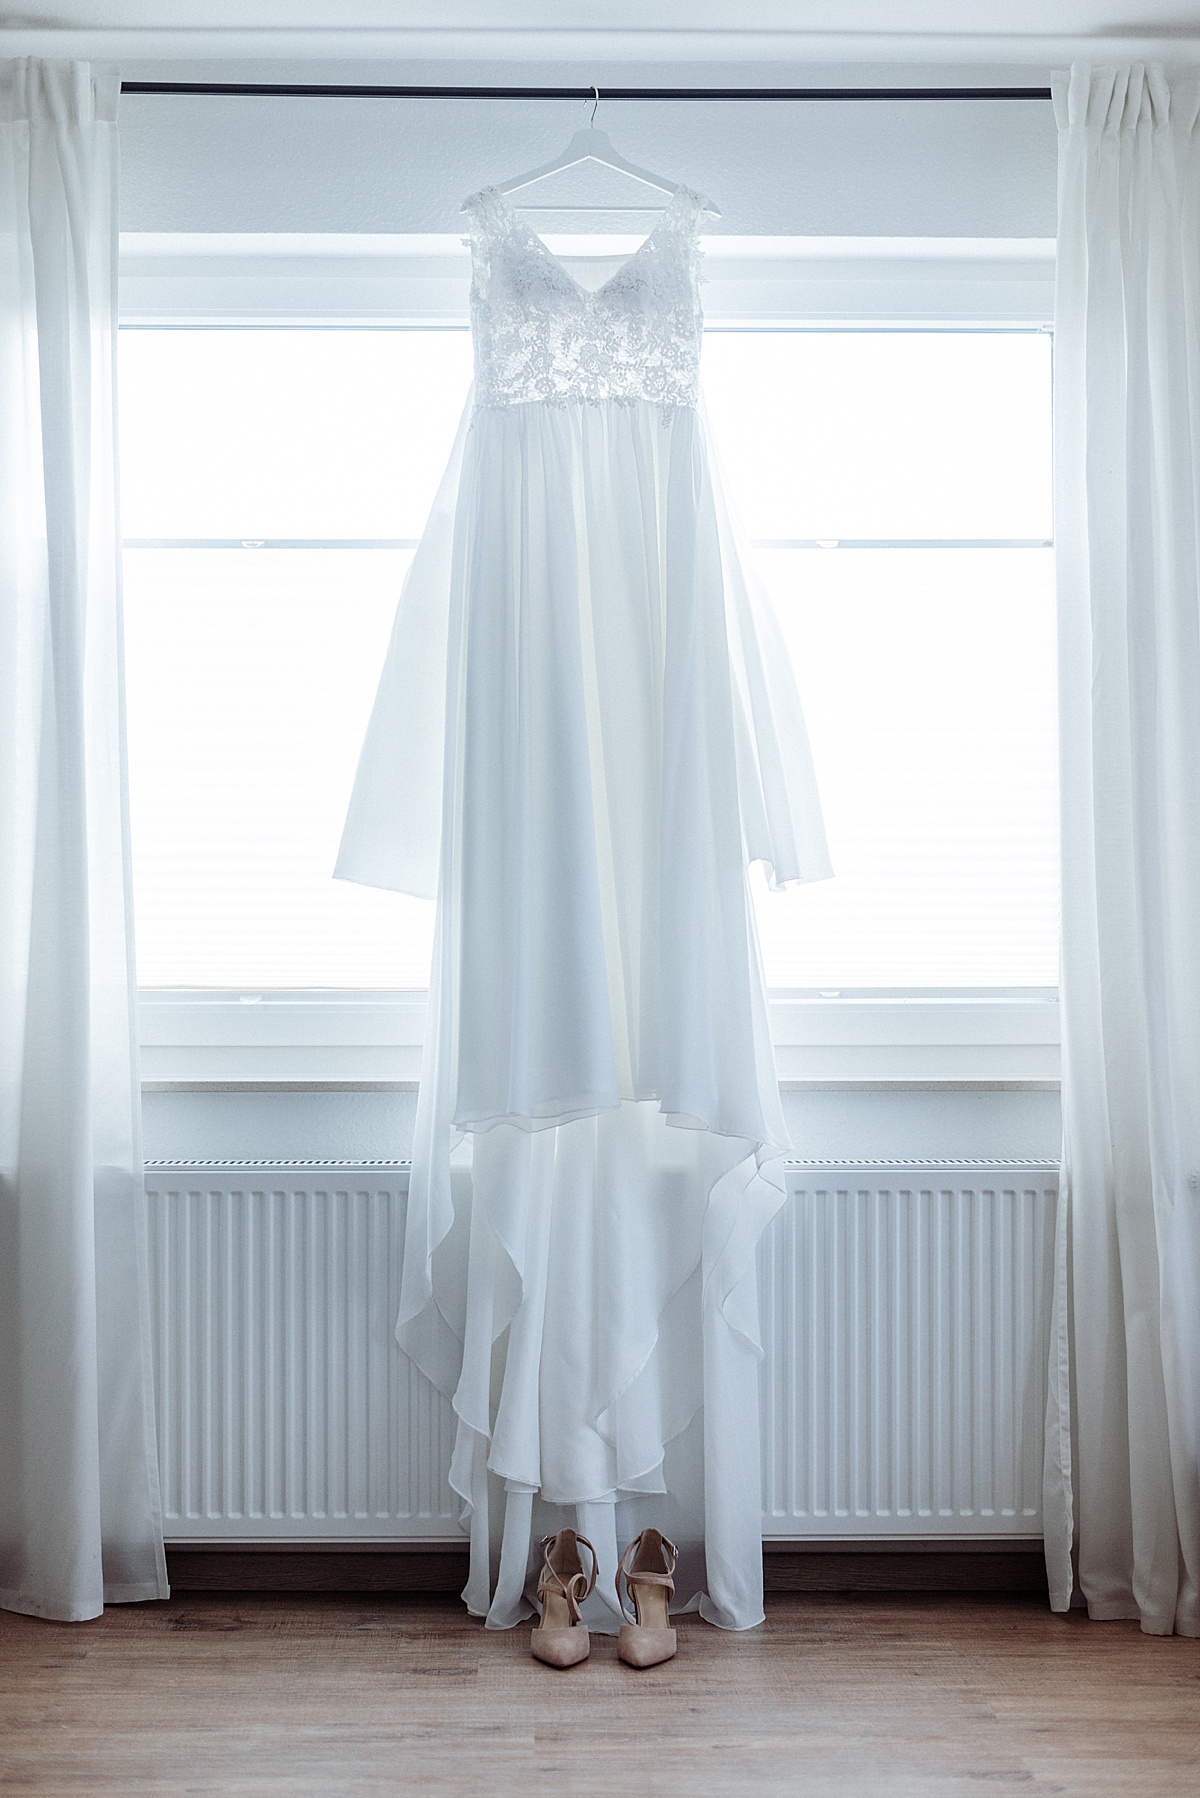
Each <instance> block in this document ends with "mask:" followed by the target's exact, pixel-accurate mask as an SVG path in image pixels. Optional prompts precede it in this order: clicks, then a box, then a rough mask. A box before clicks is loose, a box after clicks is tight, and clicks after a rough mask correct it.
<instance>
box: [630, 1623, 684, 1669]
mask: <svg viewBox="0 0 1200 1798" xmlns="http://www.w3.org/2000/svg"><path fill="white" fill-rule="evenodd" d="M676 1646H677V1644H676V1640H675V1631H674V1630H673V1629H645V1628H643V1627H641V1626H640V1625H638V1624H636V1623H626V1624H625V1625H624V1626H623V1628H622V1630H621V1633H620V1635H619V1636H618V1638H617V1653H618V1654H619V1655H620V1657H621V1659H622V1660H623V1661H624V1662H625V1665H626V1666H627V1667H657V1666H658V1665H659V1663H660V1662H661V1661H669V1660H671V1659H672V1657H673V1656H674V1654H675V1649H676Z"/></svg>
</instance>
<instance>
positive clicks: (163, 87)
mask: <svg viewBox="0 0 1200 1798" xmlns="http://www.w3.org/2000/svg"><path fill="white" fill-rule="evenodd" d="M121 92H122V93H123V94H242V95H244V96H247V97H248V98H251V99H260V98H263V99H269V98H281V99H307V98H310V97H316V98H319V99H326V100H594V99H596V98H597V97H599V98H600V99H601V100H1048V99H1049V98H1050V89H1049V88H1048V87H602V88H599V89H596V88H594V87H375V86H350V85H343V84H338V85H332V84H327V83H324V82H307V81H304V82H300V81H295V82H291V81H289V82H282V81H123V82H122V83H121Z"/></svg>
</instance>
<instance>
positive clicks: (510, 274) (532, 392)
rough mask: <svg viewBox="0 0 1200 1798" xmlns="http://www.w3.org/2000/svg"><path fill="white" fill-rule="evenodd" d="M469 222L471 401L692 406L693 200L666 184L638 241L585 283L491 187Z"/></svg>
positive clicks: (477, 198)
mask: <svg viewBox="0 0 1200 1798" xmlns="http://www.w3.org/2000/svg"><path fill="white" fill-rule="evenodd" d="M463 204H464V210H465V211H466V212H467V214H468V215H469V217H470V221H471V252H472V273H473V278H472V282H471V329H472V335H473V337H474V343H475V404H476V405H477V406H519V405H524V404H527V403H528V402H530V401H533V400H549V401H552V402H555V403H557V404H560V405H565V404H567V403H569V402H572V401H577V400H586V401H592V402H598V401H601V400H623V401H627V402H628V401H633V400H652V401H654V402H656V403H657V404H659V405H662V406H668V407H672V408H674V407H676V406H695V404H696V401H697V395H698V385H699V368H700V332H701V326H702V323H703V318H702V313H701V309H700V295H699V289H698V271H697V262H698V250H697V244H696V238H697V232H698V229H699V224H700V217H701V214H702V213H703V211H704V200H703V199H702V197H701V196H700V195H699V194H696V193H693V192H692V191H691V189H690V188H686V187H681V188H677V189H676V191H675V193H674V194H673V195H672V197H671V199H670V201H669V203H668V205H667V206H666V208H665V209H664V211H663V212H661V213H660V214H659V217H658V222H657V223H656V225H655V226H654V229H653V230H652V231H651V233H650V235H649V237H648V238H647V239H646V241H645V242H644V243H643V244H642V245H641V246H640V248H638V249H637V250H635V251H634V253H633V255H632V256H629V257H627V258H626V260H625V261H624V262H623V263H622V264H621V266H620V268H619V269H618V270H617V271H616V273H615V274H614V275H612V276H611V277H610V278H609V280H607V281H606V282H605V283H604V285H603V286H602V287H599V288H597V289H596V290H595V291H594V292H589V291H588V289H586V288H584V287H581V286H580V284H579V282H578V281H576V280H575V278H574V276H573V275H571V274H570V273H569V272H568V271H567V269H566V268H565V267H564V265H563V264H562V263H561V262H560V261H559V259H558V257H557V256H555V255H553V254H552V252H551V251H550V250H548V249H547V247H546V245H545V244H544V243H543V242H542V240H541V238H540V237H538V236H537V234H536V233H535V232H534V231H533V230H531V229H530V227H529V226H528V225H527V224H526V223H525V221H524V220H523V219H522V218H521V216H520V214H519V213H517V212H516V211H514V209H513V207H512V206H510V205H509V203H508V201H507V200H506V199H505V198H504V196H503V194H501V193H499V192H498V191H497V190H496V189H495V188H494V187H488V188H484V190H483V192H482V193H478V194H473V195H472V196H471V198H470V199H468V200H466V201H464V203H463Z"/></svg>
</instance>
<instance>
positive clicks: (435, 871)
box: [338, 402, 829, 1629]
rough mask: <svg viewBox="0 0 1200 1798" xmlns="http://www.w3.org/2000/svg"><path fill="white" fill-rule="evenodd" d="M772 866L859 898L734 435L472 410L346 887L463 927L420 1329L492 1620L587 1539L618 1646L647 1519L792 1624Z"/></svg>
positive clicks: (436, 1129) (441, 970) (434, 1105)
mask: <svg viewBox="0 0 1200 1798" xmlns="http://www.w3.org/2000/svg"><path fill="white" fill-rule="evenodd" d="M751 860H760V861H762V862H763V863H765V864H766V868H767V874H768V878H769V879H770V880H771V882H772V883H773V884H775V885H780V884H782V883H784V882H785V881H791V880H796V879H814V878H821V877H823V876H824V875H826V874H827V873H828V872H829V868H828V861H827V857H826V852H825V844H824V837H823V833H822V828H821V820H820V811H819V806H818V803H817V798H816V793H815V787H814V783H813V778H812V769H811V762H810V758H809V754H808V747H807V742H806V739H805V735H804V727H803V721H802V717H801V712H800V706H799V701H798V698H797V696H796V692H795V689H794V685H793V683H792V677H791V673H790V667H789V663H788V659H787V655H786V652H785V651H784V650H783V648H782V645H781V644H780V642H779V641H778V638H777V635H776V631H775V627H774V624H773V621H772V619H771V617H770V613H769V611H768V609H767V607H766V605H765V603H764V601H763V599H762V596H761V595H760V594H759V593H758V592H757V590H756V589H755V587H754V586H753V584H752V582H751V581H750V580H749V578H748V576H747V572H746V569H745V566H744V562H743V560H742V558H741V556H740V555H739V553H738V548H737V543H736V540H735V536H734V532H733V529H732V526H731V524H730V522H729V518H728V514H727V511H726V508H725V506H724V503H723V500H722V497H721V492H720V487H719V482H718V480H717V477H716V473H715V470H714V467H713V462H712V457H711V452H710V448H709V445H708V441H707V433H706V429H705V425H704V421H703V418H702V417H701V415H699V414H698V413H696V412H694V411H691V410H688V409H683V408H679V409H675V410H668V409H664V408H662V407H658V406H656V405H653V404H651V403H650V402H636V403H634V404H628V403H622V402H608V403H603V404H599V405H596V404H585V403H579V404H570V405H565V406H563V405H550V404H525V405H519V406H511V407H505V408H494V409H491V408H475V409H472V408H471V407H470V406H469V407H468V414H467V417H466V419H465V420H464V426H463V429H462V431H461V432H460V436H459V441H458V444H457V445H456V449H455V453H454V456H453V457H452V460H451V464H450V467H449V469H448V471H447V475H446V477H445V480H444V482H443V485H442V490H441V492H440V494H439V498H438V502H437V504H436V506H435V508H434V513H433V515H432V517H431V520H430V525H429V528H428V530H427V533H426V536H425V538H424V539H423V541H422V544H421V547H420V549H419V551H418V553H417V556H416V558H415V559H414V564H413V568H412V571H411V573H410V576H409V580H408V582H407V584H406V587H405V591H404V594H403V595H402V598H401V604H400V608H399V611H398V614H397V623H396V629H395V633H394V636H393V641H392V645H391V649H390V651H389V656H388V661H387V665H386V667H385V670H384V674H383V678H382V681H381V686H380V692H379V697H378V699H377V701H376V706H375V711H374V713H373V716H372V721H371V725H370V729H369V732H368V737H367V741H366V744H365V746H364V751H363V758H362V762H361V765H360V769H359V775H358V779H357V782H356V786H355V791H354V797H353V801H352V804H351V810H350V814H349V817H348V820H347V826H346V833H345V837H344V839H343V845H342V852H341V856H340V858H339V864H338V873H339V875H340V876H342V877H343V878H349V879H356V880H364V881H367V882H368V883H370V884H377V885H384V886H394V887H399V888H401V889H402V890H405V891H410V892H421V893H427V894H431V895H432V894H436V897H437V900H438V916H437V931H436V939H435V948H434V965H433V970H432V977H431V985H430V1009H429V1022H428V1027H427V1033H426V1041H425V1049H424V1059H423V1065H422V1077H421V1089H420V1095H419V1101H418V1116H417V1135H416V1142H415V1146H414V1154H413V1169H412V1176H411V1181H410V1192H409V1200H408V1217H407V1223H406V1234H405V1262H404V1274H403V1287H402V1300H401V1312H400V1318H399V1323H398V1329H397V1333H398V1337H399V1340H400V1343H401V1345H402V1346H403V1348H404V1349H405V1350H406V1351H407V1352H408V1353H409V1354H410V1355H411V1356H412V1357H413V1358H414V1359H415V1360H416V1362H417V1363H418V1365H419V1366H420V1367H421V1368H422V1369H423V1370H424V1372H425V1373H426V1374H427V1375H428V1377H429V1378H430V1379H431V1380H432V1381H433V1382H434V1383H435V1385H437V1386H438V1387H439V1388H440V1389H441V1390H442V1391H443V1392H445V1393H446V1394H447V1395H448V1396H449V1397H450V1398H451V1399H452V1400H453V1404H454V1409H455V1412H456V1414H457V1418H458V1430H457V1438H456V1445H455V1450H454V1456H453V1464H452V1471H451V1479H452V1483H453V1485H454V1488H455V1490H456V1491H457V1492H458V1493H459V1494H460V1495H461V1498H462V1500H463V1507H464V1513H463V1514H464V1522H465V1524H466V1525H467V1527H468V1528H469V1530H470V1535H471V1574H470V1580H469V1583H468V1587H467V1590H466V1593H465V1597H466V1599H467V1603H468V1605H469V1607H470V1609H471V1610H472V1611H473V1612H476V1613H478V1614H480V1615H484V1616H486V1618H487V1621H488V1623H489V1624H490V1625H493V1626H497V1627H504V1626H507V1625H510V1624H512V1623H515V1622H516V1621H517V1620H518V1619H519V1618H520V1617H521V1616H523V1615H527V1614H528V1612H529V1610H530V1608H531V1605H530V1597H529V1594H530V1592H531V1590H532V1581H533V1579H534V1577H535V1575H536V1567H537V1565H538V1564H539V1563H540V1552H539V1551H538V1549H537V1543H538V1539H539V1538H540V1536H541V1535H543V1534H546V1533H549V1532H550V1531H551V1530H553V1529H557V1528H559V1527H561V1526H562V1525H563V1524H564V1523H571V1524H572V1525H574V1526H575V1527H577V1528H580V1529H582V1530H583V1532H584V1533H585V1534H587V1535H588V1536H590V1537H591V1539H592V1540H593V1542H595V1544H596V1547H597V1549H598V1551H599V1555H600V1564H601V1581H600V1585H599V1587H598V1589H597V1593H596V1594H595V1595H594V1596H593V1598H592V1599H591V1600H590V1601H589V1608H590V1612H591V1615H590V1618H589V1620H590V1622H591V1623H592V1625H593V1627H597V1628H600V1629H605V1628H615V1627H616V1625H617V1621H618V1619H617V1616H616V1613H615V1608H614V1600H613V1596H612V1576H613V1575H614V1574H615V1569H616V1557H617V1550H618V1541H619V1539H621V1540H622V1541H623V1539H627V1538H628V1537H629V1536H632V1535H633V1534H634V1533H636V1530H637V1529H640V1528H641V1527H643V1525H645V1524H646V1523H650V1522H653V1523H656V1524H658V1525H659V1526H660V1527H661V1528H663V1529H664V1530H665V1531H666V1532H667V1534H669V1535H671V1536H673V1537H674V1538H675V1540H676V1541H677V1542H678V1543H679V1544H680V1547H681V1549H682V1551H683V1554H682V1559H681V1567H680V1575H679V1582H678V1583H679V1602H680V1603H681V1605H688V1604H691V1605H698V1606H699V1608H700V1609H701V1611H702V1612H703V1614H704V1615H706V1616H707V1617H709V1618H710V1619H711V1620H712V1621H714V1622H717V1623H721V1624H724V1625H726V1626H729V1627H734V1628H741V1627H746V1626H748V1625H751V1624H753V1623H756V1622H758V1621H759V1620H760V1619H761V1616H762V1573H761V1497H760V1459H759V1442H758V1378H757V1362H758V1359H759V1356H760V1348H759V1341H758V1323H757V1312H758V1303H757V1287H756V1279H755V1245H756V1243H757V1240H758V1237H759V1236H760V1234H761V1232H762V1230H763V1229H764V1227H765V1226H766V1224H767V1223H768V1222H769V1220H770V1218H771V1217H772V1216H773V1215H774V1213H775V1211H776V1210H777V1209H778V1207H779V1206H780V1205H781V1204H782V1202H783V1198H784V1182H783V1157H784V1154H785V1151H786V1149H787V1147H788V1144H787V1136H786V1131H785V1128H784V1123H783V1118H782V1113H781V1109H780V1102H779V1092H778V1084H777V1079H776V1074H775V1067H774V1061H773V1055H772V1050H771V1042H770V1036H769V1031H768V1023H767V1010H766V1002H765V992H764V985H763V978H762V970H761V965H760V961H759V955H758V948H757V941H756V936H755V929H754V918H753V912H752V908H751V903H750V896H749V889H748V881H747V864H748V862H749V861H751ZM585 1615H587V1612H585Z"/></svg>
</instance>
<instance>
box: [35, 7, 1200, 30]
mask: <svg viewBox="0 0 1200 1798" xmlns="http://www.w3.org/2000/svg"><path fill="white" fill-rule="evenodd" d="M0 27H7V28H9V29H19V28H21V27H26V28H38V27H41V28H54V27H59V28H67V29H75V30H79V29H92V30H94V29H97V28H109V29H116V30H138V29H141V30H159V31H163V30H166V31H173V30H180V29H184V30H187V29H192V30H196V29H208V30H224V31H229V30H263V29H267V30H272V29H274V30H279V31H286V30H297V29H298V30H314V29H316V30H325V31H363V30H374V31H379V30H392V31H403V30H406V29H407V30H421V31H429V30H438V31H450V32H453V31H456V30H457V31H463V32H480V31H484V32H497V31H530V30H533V31H536V30H546V31H550V32H554V33H555V34H559V33H562V32H569V31H571V30H579V31H586V32H589V33H597V32H604V31H615V32H633V31H638V32H640V31H655V32H659V31H670V30H680V31H689V32H696V31H734V32H738V33H748V32H755V31H766V32H787V33H789V34H792V33H800V32H822V33H834V34H837V35H838V36H845V35H856V34H859V33H862V34H865V35H876V34H882V35H886V36H888V37H892V36H894V35H896V34H904V35H907V34H933V35H945V36H954V37H967V38H969V37H972V36H976V35H982V36H1012V35H1016V36H1025V37H1055V36H1070V37H1075V36H1107V35H1113V36H1142V35H1158V34H1163V35H1170V34H1178V35H1184V34H1188V35H1191V34H1195V33H1197V32H1198V31H1200V7H1198V6H1197V0H586V4H585V3H583V0H48V3H47V4H45V5H42V4H38V0H23V4H20V5H18V6H12V7H7V6H4V5H2V4H0Z"/></svg>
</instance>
